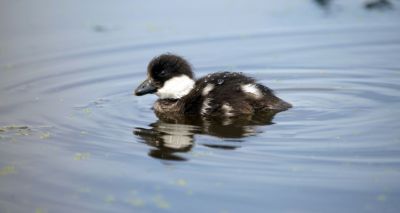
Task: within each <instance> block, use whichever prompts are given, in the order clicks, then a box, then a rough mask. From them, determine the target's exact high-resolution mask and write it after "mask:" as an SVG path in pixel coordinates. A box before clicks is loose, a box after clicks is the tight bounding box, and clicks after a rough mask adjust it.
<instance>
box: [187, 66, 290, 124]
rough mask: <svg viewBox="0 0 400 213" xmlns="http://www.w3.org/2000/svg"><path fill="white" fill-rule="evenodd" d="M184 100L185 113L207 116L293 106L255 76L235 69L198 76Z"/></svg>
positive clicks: (230, 114) (229, 114)
mask: <svg viewBox="0 0 400 213" xmlns="http://www.w3.org/2000/svg"><path fill="white" fill-rule="evenodd" d="M182 101H183V103H185V106H184V111H185V113H191V114H201V115H203V116H226V117H232V116H238V115H248V114H254V113H256V112H261V111H268V110H276V111H282V110H286V109H288V108H290V107H291V105H290V104H289V103H287V102H285V101H283V100H281V99H279V98H278V97H276V96H275V95H274V94H273V91H272V90H271V89H269V88H268V87H266V86H263V85H261V84H258V83H257V82H256V81H255V80H254V79H253V78H250V77H247V76H244V75H242V74H240V73H232V72H220V73H214V74H210V75H207V76H205V77H203V78H200V79H198V80H197V81H196V84H195V88H194V90H193V91H192V92H191V93H190V94H188V95H187V96H186V97H185V98H184V100H182Z"/></svg>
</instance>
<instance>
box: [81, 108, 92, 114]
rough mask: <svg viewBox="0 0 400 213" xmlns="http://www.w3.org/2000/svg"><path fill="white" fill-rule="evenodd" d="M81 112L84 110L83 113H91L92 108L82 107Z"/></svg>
mask: <svg viewBox="0 0 400 213" xmlns="http://www.w3.org/2000/svg"><path fill="white" fill-rule="evenodd" d="M83 112H84V113H85V114H91V113H92V109H90V108H84V109H83Z"/></svg>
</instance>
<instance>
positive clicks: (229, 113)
mask: <svg viewBox="0 0 400 213" xmlns="http://www.w3.org/2000/svg"><path fill="white" fill-rule="evenodd" d="M221 108H222V110H223V111H224V113H225V116H227V117H232V116H234V114H233V112H232V110H233V108H232V107H231V106H230V105H229V104H227V103H225V104H222V107H221Z"/></svg>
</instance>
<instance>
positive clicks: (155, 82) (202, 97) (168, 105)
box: [135, 53, 292, 118]
mask: <svg viewBox="0 0 400 213" xmlns="http://www.w3.org/2000/svg"><path fill="white" fill-rule="evenodd" d="M153 93H155V94H156V95H157V96H158V97H159V99H158V100H157V101H156V102H155V104H154V106H153V109H154V111H155V113H156V115H157V116H158V117H164V118H169V117H174V116H200V117H224V118H231V117H237V116H246V115H247V116H249V115H250V116H253V115H254V114H256V113H258V112H266V111H275V112H279V111H284V110H287V109H289V108H291V107H292V105H291V104H289V103H287V102H285V101H283V100H282V99H280V98H278V97H277V96H275V95H274V93H273V91H272V90H271V89H269V88H268V87H266V86H264V85H262V84H259V83H257V82H256V81H255V79H253V78H251V77H248V76H245V75H243V74H241V73H236V72H217V73H212V74H209V75H207V76H205V77H202V78H199V79H197V80H196V79H195V78H194V74H193V71H192V68H191V66H190V64H189V63H188V62H187V61H186V60H185V59H184V58H183V57H181V56H177V55H174V54H169V53H168V54H162V55H160V56H157V57H155V58H153V59H152V60H151V61H150V63H149V65H148V67H147V79H146V80H145V81H144V82H143V83H141V84H140V85H139V86H138V87H137V88H136V90H135V95H137V96H142V95H145V94H153Z"/></svg>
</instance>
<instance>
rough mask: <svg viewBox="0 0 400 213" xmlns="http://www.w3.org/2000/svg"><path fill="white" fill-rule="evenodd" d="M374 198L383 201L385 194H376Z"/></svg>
mask: <svg viewBox="0 0 400 213" xmlns="http://www.w3.org/2000/svg"><path fill="white" fill-rule="evenodd" d="M376 200H378V201H380V202H384V201H386V195H384V194H381V195H378V196H377V197H376Z"/></svg>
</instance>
